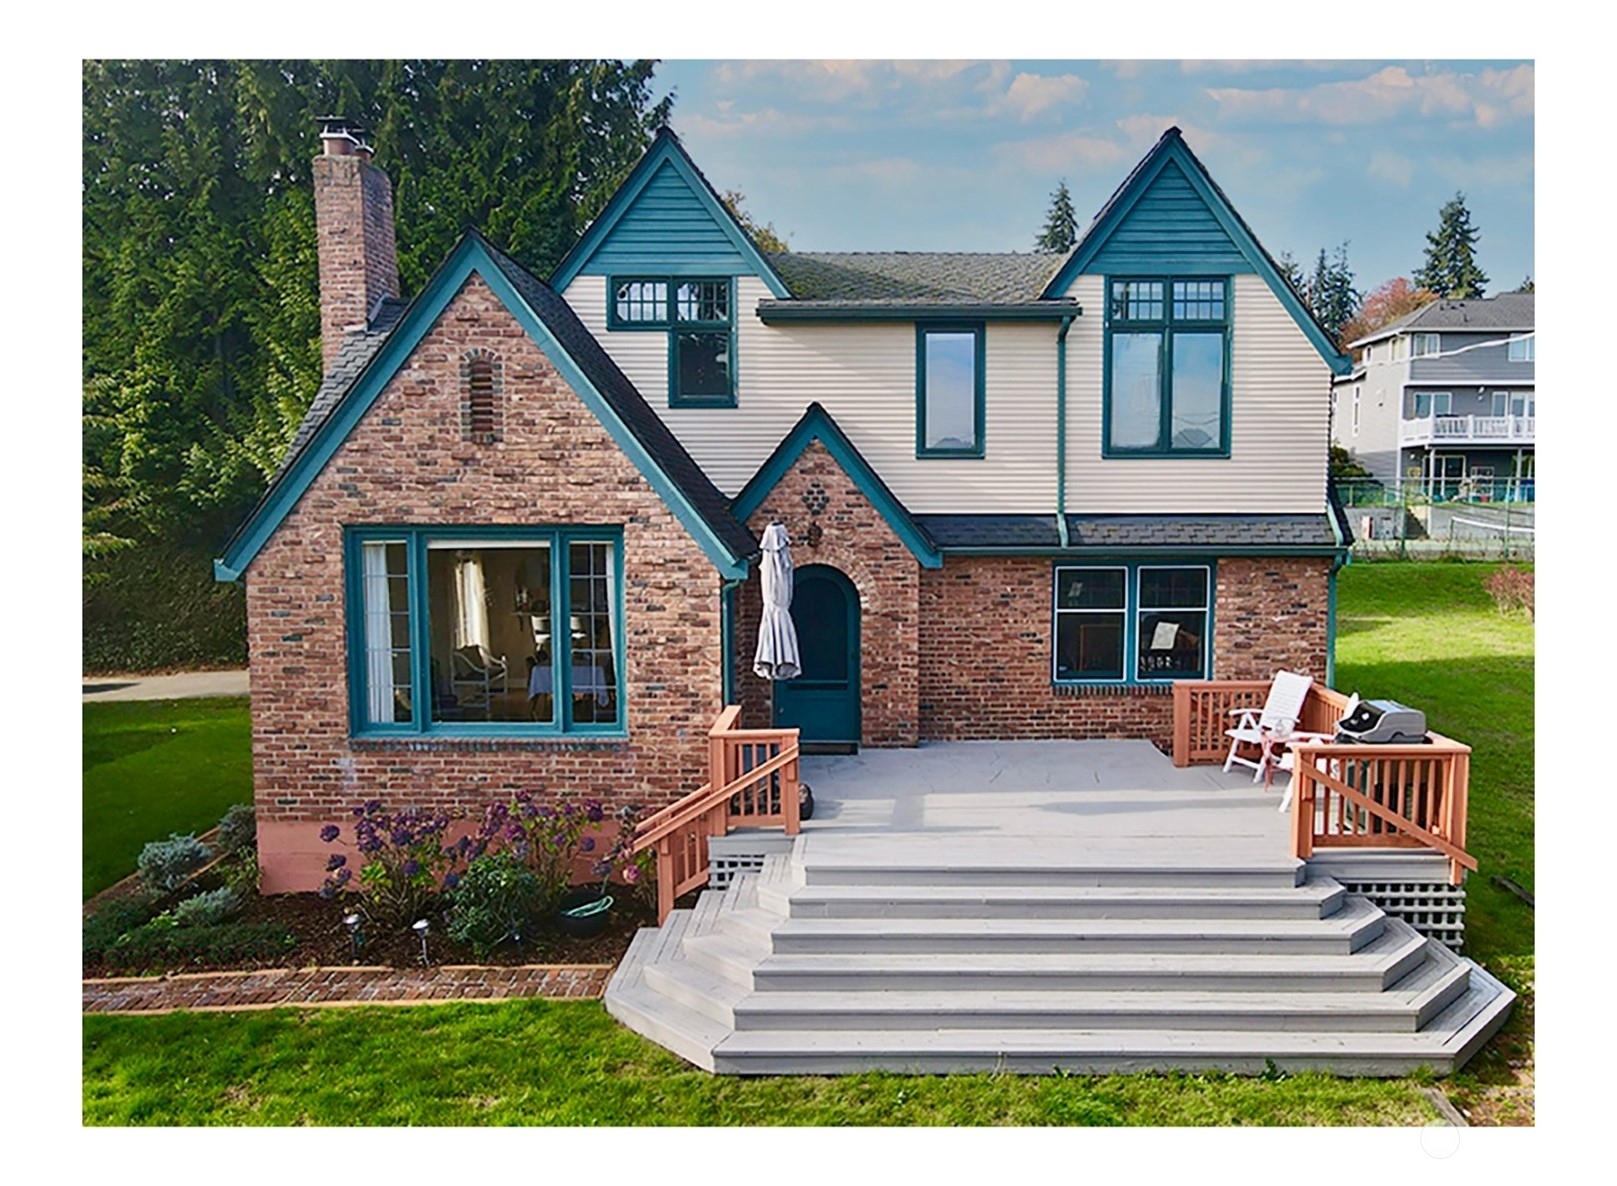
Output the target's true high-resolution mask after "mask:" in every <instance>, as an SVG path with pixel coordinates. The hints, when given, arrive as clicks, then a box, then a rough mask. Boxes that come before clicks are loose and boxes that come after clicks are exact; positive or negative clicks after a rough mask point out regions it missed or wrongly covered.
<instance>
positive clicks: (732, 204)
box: [719, 189, 792, 252]
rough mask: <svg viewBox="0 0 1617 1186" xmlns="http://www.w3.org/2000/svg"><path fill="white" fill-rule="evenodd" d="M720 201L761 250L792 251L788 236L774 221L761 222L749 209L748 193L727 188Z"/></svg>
mask: <svg viewBox="0 0 1617 1186" xmlns="http://www.w3.org/2000/svg"><path fill="white" fill-rule="evenodd" d="M719 201H721V202H723V203H724V208H725V209H726V210H728V211H729V212H730V213H731V215H732V216H733V217H734V218H735V220H736V221H737V222H739V223H740V224H741V228H742V230H744V231H746V232H747V234H748V235H749V236H751V238H752V242H753V246H755V247H757V248H758V250H759V251H770V252H781V251H790V250H791V249H792V248H791V245H790V244H789V243H787V242H786V237H785V236H784V235H782V234H780V233H779V232H777V231H776V230H775V224H774V223H772V222H759V221H758V220H757V219H755V218H754V217H753V216H752V215H751V214H750V213H748V211H747V195H746V194H744V193H742V192H741V191H740V190H739V189H727V190H725V191H724V193H723V194H722V195H721V196H720V198H719Z"/></svg>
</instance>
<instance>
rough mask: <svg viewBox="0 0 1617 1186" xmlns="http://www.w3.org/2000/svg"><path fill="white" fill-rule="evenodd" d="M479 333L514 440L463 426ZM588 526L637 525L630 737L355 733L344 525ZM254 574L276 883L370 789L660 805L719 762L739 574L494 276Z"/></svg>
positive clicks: (254, 660)
mask: <svg viewBox="0 0 1617 1186" xmlns="http://www.w3.org/2000/svg"><path fill="white" fill-rule="evenodd" d="M473 348H481V349H484V350H489V351H492V352H493V353H495V354H497V355H498V356H499V358H500V360H501V370H502V382H501V396H500V398H501V401H502V408H501V439H500V440H498V441H496V442H492V443H486V444H480V443H474V442H470V441H467V440H465V439H463V436H462V432H461V363H462V360H463V358H464V357H465V355H466V353H467V351H468V350H471V349H473ZM570 523H574V524H586V525H620V524H621V525H622V527H623V558H624V568H625V579H624V581H623V586H624V591H623V596H624V602H623V606H624V620H625V625H626V646H625V650H626V657H627V664H626V667H627V669H626V671H625V673H624V694H623V697H622V700H623V704H624V706H625V712H626V717H627V723H628V733H629V736H628V739H627V740H626V741H624V740H619V741H607V740H565V741H561V740H543V739H525V740H521V741H514V740H497V741H495V740H490V741H441V740H428V739H419V740H414V741H394V740H388V741H376V740H367V741H357V740H352V739H351V738H350V736H349V716H348V681H347V660H346V655H347V646H346V639H345V607H344V587H343V560H342V540H343V527H344V525H356V526H357V525H364V524H429V525H432V526H435V527H448V526H451V525H456V524H460V525H477V524H517V525H521V524H534V525H543V526H549V525H558V524H570ZM246 584H247V626H248V643H249V647H250V651H251V666H252V693H253V777H254V785H255V788H256V791H255V793H256V801H257V808H258V815H259V820H260V844H261V853H260V860H261V863H262V864H263V868H264V889H265V890H266V892H270V891H279V890H286V889H307V888H312V887H313V886H314V885H316V884H318V881H319V861H320V860H323V856H324V853H323V852H322V849H323V848H324V846H322V845H320V844H318V842H315V841H313V837H314V836H315V834H316V833H317V832H318V830H319V826H320V823H321V821H324V820H328V819H333V818H336V817H338V816H339V815H340V814H341V813H343V812H344V811H345V810H346V809H347V808H349V807H350V806H351V805H353V804H354V803H356V802H358V801H360V800H362V799H366V798H379V799H381V800H383V802H384V803H386V804H388V805H389V806H404V805H424V806H434V807H436V806H440V805H441V806H444V807H447V808H449V809H451V810H459V809H465V808H473V807H477V806H480V805H481V804H482V803H485V802H487V801H488V800H489V799H490V798H493V797H496V796H498V795H501V794H503V793H505V792H506V791H509V790H511V789H515V788H518V787H525V788H528V789H530V790H534V791H541V792H543V791H550V792H558V793H560V792H567V793H575V792H576V793H579V794H590V795H596V796H599V797H601V798H603V799H605V800H607V801H609V802H610V803H613V804H619V803H626V802H638V803H648V804H650V803H663V802H667V801H670V800H672V799H673V798H675V797H677V796H678V795H679V794H682V793H684V792H686V791H688V790H690V789H692V788H694V787H695V786H697V785H699V784H700V783H701V782H702V781H703V779H704V778H705V737H706V733H707V729H708V727H709V726H710V725H711V723H712V721H713V719H714V717H715V716H716V715H717V713H718V712H719V709H720V707H721V704H720V701H721V692H722V683H721V676H722V671H721V668H722V656H721V649H720V635H719V597H718V592H719V584H720V582H719V577H718V575H717V573H716V572H715V571H714V569H713V566H712V563H711V562H710V561H709V560H708V559H707V557H706V555H705V554H704V553H703V551H702V550H701V548H700V547H699V546H698V545H697V544H696V542H695V541H694V540H692V539H691V537H690V536H689V535H688V534H687V533H686V531H685V529H684V527H682V526H681V525H680V523H679V522H678V521H677V520H676V519H675V518H674V516H673V514H672V513H671V512H670V511H669V510H668V508H667V506H666V505H665V504H664V503H663V501H662V499H661V498H660V497H659V496H658V495H657V493H656V492H655V491H654V490H653V489H652V488H651V486H650V484H649V483H648V482H647V481H646V480H645V478H644V477H642V476H641V474H640V472H639V471H638V470H637V469H636V468H635V466H634V464H633V463H632V462H631V461H629V459H628V458H627V457H625V456H624V455H623V453H622V452H620V451H619V449H618V448H617V446H616V445H615V444H614V443H613V442H612V440H611V438H610V437H609V436H608V434H607V432H606V430H605V429H604V428H602V427H601V425H600V423H599V421H597V420H596V419H595V417H594V415H593V414H592V413H591V412H590V411H589V409H588V408H587V407H586V406H585V405H584V404H583V402H582V401H581V400H580V399H579V398H578V397H577V396H576V395H575V394H574V393H573V392H572V390H571V389H570V388H569V387H568V386H567V384H566V382H565V381H564V380H563V379H562V377H561V376H560V375H559V374H558V373H557V371H556V370H555V368H554V367H553V366H552V365H551V363H550V361H549V360H548V359H546V358H545V356H544V354H543V353H542V352H541V351H540V350H539V349H538V347H537V346H535V345H534V343H533V342H532V340H531V339H530V338H529V337H528V336H527V334H526V332H525V331H524V330H523V329H522V328H521V327H520V326H519V325H518V324H517V323H516V321H515V320H514V319H512V317H511V316H510V314H509V313H507V312H506V311H505V309H504V307H503V306H502V305H501V304H500V302H499V301H498V299H497V298H495V297H494V295H493V294H492V293H491V292H490V291H489V290H488V288H487V287H486V286H485V285H484V284H483V282H482V281H481V280H480V279H478V278H477V277H475V276H474V277H473V278H472V279H471V280H470V281H468V282H467V285H466V287H465V288H464V289H463V290H462V291H461V293H460V294H459V295H458V296H457V297H456V298H455V299H454V301H453V302H452V303H451V304H450V306H449V307H448V309H446V310H445V312H444V314H443V315H442V316H441V317H440V318H439V320H438V322H437V324H436V325H435V326H433V328H432V329H431V330H430V331H429V332H428V333H427V335H426V337H425V338H424V339H423V340H422V341H421V343H420V344H419V345H418V346H417V347H416V349H415V351H414V353H413V354H412V356H411V357H410V359H409V360H408V361H407V362H406V363H405V365H404V366H403V367H402V368H401V370H400V371H399V373H398V374H397V375H395V376H394V378H393V379H392V381H391V382H390V383H389V384H388V386H387V387H386V389H385V390H384V391H383V392H382V394H381V395H380V396H379V397H378V399H377V400H376V403H375V404H374V405H373V406H372V407H371V408H370V410H369V411H368V412H367V413H366V414H365V416H364V418H363V419H362V420H361V421H360V422H359V424H358V425H357V426H356V427H355V429H354V431H353V433H352V434H351V435H350V436H349V438H348V440H347V441H346V442H345V443H344V444H343V445H342V447H341V448H340V449H339V450H338V452H337V453H336V455H335V456H334V457H333V458H332V459H331V461H330V462H329V463H328V464H327V465H326V467H325V469H324V470H323V471H322V472H321V473H320V475H319V476H318V477H317V478H316V479H315V480H314V482H313V483H312V485H311V486H310V487H309V489H308V490H307V491H306V492H305V493H304V495H303V496H302V498H301V499H300V500H299V501H298V504H297V505H296V507H295V508H294V509H293V511H292V513H291V514H290V515H289V516H288V517H287V518H286V520H285V521H284V522H283V523H282V524H281V526H280V527H279V529H278V530H277V531H276V533H275V535H274V536H273V537H272V538H271V540H270V541H269V543H268V544H267V545H266V546H265V547H264V549H263V551H261V552H260V553H259V555H258V556H257V557H256V558H255V559H254V561H253V563H252V564H251V566H250V567H249V568H248V571H247V574H246ZM305 833H306V834H307V839H308V841H309V844H308V845H307V848H305V845H304V837H305ZM266 844H267V847H265V846H266ZM311 854H312V855H311Z"/></svg>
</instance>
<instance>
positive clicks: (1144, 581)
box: [1054, 564, 1212, 684]
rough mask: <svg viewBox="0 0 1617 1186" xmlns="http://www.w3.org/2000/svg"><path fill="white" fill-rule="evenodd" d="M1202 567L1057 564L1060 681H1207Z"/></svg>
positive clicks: (1207, 590) (1207, 577)
mask: <svg viewBox="0 0 1617 1186" xmlns="http://www.w3.org/2000/svg"><path fill="white" fill-rule="evenodd" d="M1211 591H1212V570H1211V569H1210V568H1208V567H1207V566H1206V565H1159V564H1140V565H1121V564H1120V565H1088V566H1082V567H1079V566H1069V565H1061V566H1058V567H1057V568H1056V570H1055V598H1054V599H1055V670H1054V677H1055V681H1056V682H1057V683H1120V684H1138V683H1152V682H1157V681H1162V680H1176V679H1205V678H1206V677H1207V671H1208V654H1209V644H1210V633H1211V632H1210V629H1209V627H1210V625H1211V613H1212V601H1211Z"/></svg>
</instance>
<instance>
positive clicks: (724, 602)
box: [719, 577, 747, 707]
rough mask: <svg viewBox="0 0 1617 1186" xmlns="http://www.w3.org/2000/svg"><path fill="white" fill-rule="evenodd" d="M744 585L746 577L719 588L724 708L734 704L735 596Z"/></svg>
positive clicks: (725, 583) (728, 582)
mask: <svg viewBox="0 0 1617 1186" xmlns="http://www.w3.org/2000/svg"><path fill="white" fill-rule="evenodd" d="M746 583H747V578H746V577H737V578H736V579H735V580H733V581H725V582H724V583H723V584H722V585H720V586H719V656H720V658H719V661H720V662H721V663H723V664H724V681H723V685H722V686H723V692H724V704H725V707H729V706H730V705H732V704H734V703H735V702H736V695H735V693H736V646H735V624H736V613H735V603H736V596H735V594H736V590H737V589H739V588H740V587H741V586H742V585H744V584H746Z"/></svg>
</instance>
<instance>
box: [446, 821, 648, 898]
mask: <svg viewBox="0 0 1617 1186" xmlns="http://www.w3.org/2000/svg"><path fill="white" fill-rule="evenodd" d="M638 814H639V813H638V811H637V809H635V808H633V807H623V808H620V809H619V810H618V811H617V812H616V813H614V815H613V816H612V818H613V819H615V820H616V822H617V829H618V830H617V834H616V835H615V836H612V837H610V838H608V837H606V836H605V835H604V834H602V833H601V829H600V825H602V824H604V823H606V821H607V818H608V816H607V812H606V809H605V808H604V807H603V806H602V805H601V802H600V800H598V799H585V800H583V801H581V802H574V801H573V800H564V801H563V802H562V803H561V805H560V806H558V807H551V806H549V805H548V804H547V805H545V806H540V805H538V804H536V803H535V802H534V801H533V796H532V795H531V794H529V793H528V792H527V791H518V792H516V794H514V795H513V796H512V797H511V799H510V801H509V802H503V803H491V804H489V806H488V807H487V808H486V809H485V810H484V812H483V821H482V824H481V826H480V827H479V828H478V830H477V832H476V834H475V835H474V836H471V837H463V838H462V839H461V841H460V842H459V844H458V845H456V846H455V847H454V848H452V849H450V850H448V851H449V852H450V853H452V854H453V855H456V856H459V857H463V858H470V859H476V858H477V857H480V856H482V855H483V854H484V853H487V852H508V853H510V854H511V855H512V856H514V857H515V858H516V859H517V860H519V861H521V862H522V863H523V864H524V865H526V866H527V867H528V868H529V869H530V870H532V871H533V874H534V876H535V877H537V878H538V879H539V887H540V900H539V909H540V912H541V914H542V915H548V914H549V913H550V912H551V911H553V910H555V908H556V906H557V904H558V903H560V901H561V900H562V898H563V897H565V896H566V894H567V891H568V890H569V889H571V888H572V883H573V874H574V870H575V868H576V867H577V865H578V863H579V861H580V860H583V859H586V858H587V859H588V860H589V862H590V872H591V873H592V874H593V875H594V876H595V877H598V878H599V879H600V880H601V884H602V886H603V887H604V886H605V884H606V882H607V881H609V880H610V879H611V877H612V875H613V874H614V873H623V874H624V875H625V876H628V877H631V878H635V879H638V877H639V875H640V873H641V872H642V869H643V866H642V865H641V864H640V863H639V862H638V861H637V860H634V859H631V856H630V851H629V850H630V848H631V847H632V845H633V841H634V829H635V821H636V819H637V818H638ZM603 841H605V847H603Z"/></svg>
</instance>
